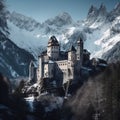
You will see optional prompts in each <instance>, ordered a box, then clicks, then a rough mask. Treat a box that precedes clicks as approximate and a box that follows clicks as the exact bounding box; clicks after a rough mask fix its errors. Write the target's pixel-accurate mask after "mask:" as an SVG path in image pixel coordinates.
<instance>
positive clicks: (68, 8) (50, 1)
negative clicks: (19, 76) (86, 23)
mask: <svg viewBox="0 0 120 120" xmlns="http://www.w3.org/2000/svg"><path fill="white" fill-rule="evenodd" d="M118 2H120V0H6V6H7V9H8V10H10V11H16V12H18V13H22V14H24V15H26V16H29V17H32V18H34V19H36V20H38V21H39V22H43V21H45V20H46V19H48V18H53V17H54V16H56V15H58V14H59V13H62V12H68V13H69V14H70V15H71V16H72V18H73V19H74V20H75V21H77V20H81V19H84V18H86V16H87V13H88V9H89V8H90V6H91V5H95V6H96V7H99V6H100V4H101V3H103V4H105V5H106V7H107V10H108V11H110V10H111V9H113V8H114V6H115V5H116V4H117V3H118Z"/></svg>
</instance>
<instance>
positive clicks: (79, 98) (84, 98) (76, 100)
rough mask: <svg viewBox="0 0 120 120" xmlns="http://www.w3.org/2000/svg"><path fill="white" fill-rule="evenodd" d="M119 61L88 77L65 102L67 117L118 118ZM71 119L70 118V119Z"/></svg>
mask: <svg viewBox="0 0 120 120" xmlns="http://www.w3.org/2000/svg"><path fill="white" fill-rule="evenodd" d="M119 71H120V62H117V63H115V64H110V65H109V66H108V67H107V68H106V70H105V71H104V72H103V73H101V74H100V75H98V76H96V77H93V78H90V79H89V80H88V81H87V82H86V83H84V85H83V86H82V87H81V88H80V89H79V90H78V92H77V94H76V95H75V96H73V97H72V99H71V100H70V101H69V102H68V103H67V107H66V109H65V110H67V109H69V110H71V112H69V113H66V114H67V118H69V117H70V116H72V119H75V120H88V119H89V120H93V117H95V115H96V114H98V118H99V119H102V120H106V119H107V120H108V119H109V120H119V119H120V115H119V112H120V105H119V97H120V96H119V94H120V74H119ZM72 119H71V120H72Z"/></svg>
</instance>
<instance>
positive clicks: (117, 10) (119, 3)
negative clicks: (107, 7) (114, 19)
mask: <svg viewBox="0 0 120 120" xmlns="http://www.w3.org/2000/svg"><path fill="white" fill-rule="evenodd" d="M114 11H116V12H120V2H118V3H117V4H116V6H115V8H114Z"/></svg>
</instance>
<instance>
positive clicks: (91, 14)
mask: <svg viewBox="0 0 120 120" xmlns="http://www.w3.org/2000/svg"><path fill="white" fill-rule="evenodd" d="M97 14H98V9H97V8H96V7H95V6H93V5H91V7H90V9H89V11H88V17H94V16H96V15H97Z"/></svg>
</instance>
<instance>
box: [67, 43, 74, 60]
mask: <svg viewBox="0 0 120 120" xmlns="http://www.w3.org/2000/svg"><path fill="white" fill-rule="evenodd" d="M68 60H69V61H72V62H74V61H75V60H76V49H75V48H74V46H73V45H72V46H71V47H70V49H69V51H68Z"/></svg>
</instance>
